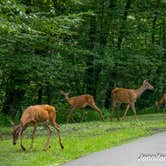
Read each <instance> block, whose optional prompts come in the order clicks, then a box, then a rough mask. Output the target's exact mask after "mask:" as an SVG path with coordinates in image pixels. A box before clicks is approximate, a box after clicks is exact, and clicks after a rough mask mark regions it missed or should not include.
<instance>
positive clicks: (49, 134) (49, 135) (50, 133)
mask: <svg viewBox="0 0 166 166" xmlns="http://www.w3.org/2000/svg"><path fill="white" fill-rule="evenodd" d="M46 127H47V129H48V138H47V142H46V144H45V147H44V150H45V151H46V150H47V149H48V145H49V143H50V138H51V135H52V130H51V128H50V127H49V126H48V125H46Z"/></svg>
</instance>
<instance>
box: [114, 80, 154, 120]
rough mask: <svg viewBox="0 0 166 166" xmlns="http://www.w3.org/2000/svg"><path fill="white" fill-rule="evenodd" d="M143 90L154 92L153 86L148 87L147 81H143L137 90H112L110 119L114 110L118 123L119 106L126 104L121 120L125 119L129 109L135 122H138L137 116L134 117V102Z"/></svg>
mask: <svg viewBox="0 0 166 166" xmlns="http://www.w3.org/2000/svg"><path fill="white" fill-rule="evenodd" d="M145 90H154V88H153V86H152V85H150V83H149V82H148V81H147V80H144V81H143V85H142V86H141V87H140V88H138V89H125V88H115V89H113V90H112V105H113V110H112V114H111V119H112V116H113V112H114V110H116V111H117V119H118V121H120V117H119V111H118V108H119V107H120V105H121V104H122V103H127V104H128V105H127V107H126V110H125V113H124V116H123V119H125V118H126V114H127V111H128V110H129V108H130V107H131V108H132V110H133V112H134V116H135V120H136V121H138V119H137V116H136V109H135V102H136V100H137V98H138V97H140V96H141V94H142V93H143V92H144V91H145Z"/></svg>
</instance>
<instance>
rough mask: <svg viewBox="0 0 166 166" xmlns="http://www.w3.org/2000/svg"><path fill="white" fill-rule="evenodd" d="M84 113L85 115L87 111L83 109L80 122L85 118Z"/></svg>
mask: <svg viewBox="0 0 166 166" xmlns="http://www.w3.org/2000/svg"><path fill="white" fill-rule="evenodd" d="M86 115H87V111H85V110H83V115H82V119H81V121H80V122H82V121H83V120H84V118H85V116H86Z"/></svg>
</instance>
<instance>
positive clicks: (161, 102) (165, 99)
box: [155, 93, 166, 111]
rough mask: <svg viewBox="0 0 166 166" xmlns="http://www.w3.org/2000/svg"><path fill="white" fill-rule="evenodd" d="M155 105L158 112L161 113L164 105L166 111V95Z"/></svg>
mask: <svg viewBox="0 0 166 166" xmlns="http://www.w3.org/2000/svg"><path fill="white" fill-rule="evenodd" d="M155 104H156V108H157V111H159V109H160V106H161V105H164V111H166V93H164V95H163V96H162V97H161V98H160V100H159V101H156V103H155Z"/></svg>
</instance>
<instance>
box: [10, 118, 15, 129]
mask: <svg viewBox="0 0 166 166" xmlns="http://www.w3.org/2000/svg"><path fill="white" fill-rule="evenodd" d="M10 124H11V126H12V128H13V129H14V128H15V124H14V122H13V121H11V120H10Z"/></svg>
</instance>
